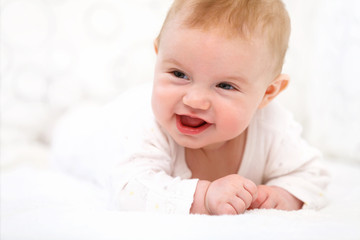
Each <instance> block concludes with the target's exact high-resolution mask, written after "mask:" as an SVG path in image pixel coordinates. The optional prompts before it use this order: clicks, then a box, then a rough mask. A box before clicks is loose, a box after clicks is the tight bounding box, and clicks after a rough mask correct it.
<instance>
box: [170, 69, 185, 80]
mask: <svg viewBox="0 0 360 240" xmlns="http://www.w3.org/2000/svg"><path fill="white" fill-rule="evenodd" d="M172 74H173V75H174V76H175V77H176V78H181V79H186V80H188V79H189V78H188V76H186V74H185V73H183V72H180V71H173V72H172Z"/></svg>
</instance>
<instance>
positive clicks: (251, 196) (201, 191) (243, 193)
mask: <svg viewBox="0 0 360 240" xmlns="http://www.w3.org/2000/svg"><path fill="white" fill-rule="evenodd" d="M256 195H257V188H256V185H255V184H254V183H253V182H252V181H250V180H248V179H246V178H244V177H242V176H240V175H237V174H232V175H228V176H225V177H222V178H220V179H217V180H215V181H214V182H209V181H202V180H200V181H199V182H198V185H197V188H196V192H195V196H194V202H193V205H192V207H191V210H190V212H191V213H199V214H210V215H222V214H241V213H243V212H245V210H246V209H247V208H248V207H249V206H250V205H251V203H252V202H253V201H254V200H255V199H256Z"/></svg>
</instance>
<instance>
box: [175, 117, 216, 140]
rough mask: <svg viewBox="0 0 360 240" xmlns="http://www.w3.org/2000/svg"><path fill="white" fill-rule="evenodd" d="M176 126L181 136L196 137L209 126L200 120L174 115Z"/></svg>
mask: <svg viewBox="0 0 360 240" xmlns="http://www.w3.org/2000/svg"><path fill="white" fill-rule="evenodd" d="M176 126H177V128H178V130H179V131H180V132H181V133H183V134H186V135H196V134H199V133H202V132H203V131H205V129H207V128H208V127H210V126H211V124H210V123H208V122H206V121H205V120H203V119H200V118H196V117H195V118H194V117H190V116H186V115H176Z"/></svg>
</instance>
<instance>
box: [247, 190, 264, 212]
mask: <svg viewBox="0 0 360 240" xmlns="http://www.w3.org/2000/svg"><path fill="white" fill-rule="evenodd" d="M267 198H268V194H267V192H265V191H262V189H261V188H259V191H258V193H257V198H256V199H255V200H254V201H253V202H252V203H251V205H250V208H251V209H254V208H260V206H261V205H262V204H263V203H264V202H265V201H266V200H267Z"/></svg>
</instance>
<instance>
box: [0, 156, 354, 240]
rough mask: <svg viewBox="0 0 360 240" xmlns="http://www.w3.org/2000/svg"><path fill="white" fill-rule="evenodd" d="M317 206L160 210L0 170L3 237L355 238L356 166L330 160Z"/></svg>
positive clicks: (44, 174) (62, 178) (35, 174)
mask: <svg viewBox="0 0 360 240" xmlns="http://www.w3.org/2000/svg"><path fill="white" fill-rule="evenodd" d="M326 164H327V165H328V168H329V171H330V172H331V174H332V178H333V179H332V183H331V185H330V186H329V191H328V197H329V204H328V205H327V206H326V207H325V208H324V209H322V210H320V211H313V210H301V211H294V212H285V211H277V210H253V211H248V212H246V213H245V214H243V215H239V216H220V217H216V216H200V215H158V214H151V213H136V212H116V211H110V210H108V209H107V192H106V191H105V190H104V189H101V188H100V187H98V186H96V185H94V184H92V183H91V182H88V181H84V180H79V179H76V178H73V177H70V176H68V175H64V174H62V173H57V172H54V171H52V170H49V169H39V168H33V167H17V168H15V169H13V170H7V171H5V172H4V171H3V172H2V174H1V236H0V238H1V239H2V240H10V239H37V240H41V239H46V240H49V239H51V240H55V239H244V238H246V239H360V204H359V203H360V166H359V164H349V163H340V161H327V162H326Z"/></svg>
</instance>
